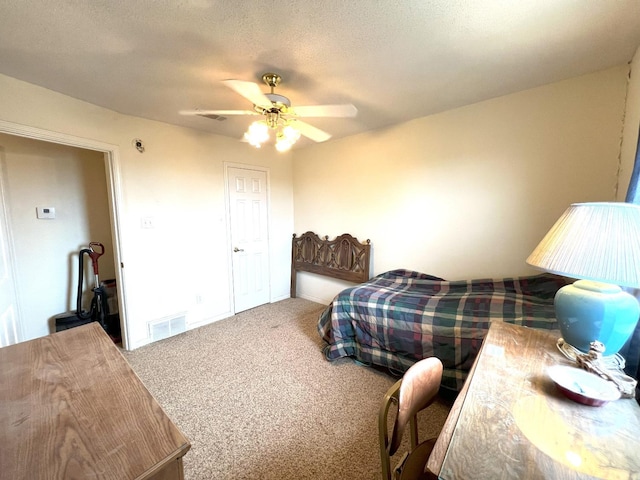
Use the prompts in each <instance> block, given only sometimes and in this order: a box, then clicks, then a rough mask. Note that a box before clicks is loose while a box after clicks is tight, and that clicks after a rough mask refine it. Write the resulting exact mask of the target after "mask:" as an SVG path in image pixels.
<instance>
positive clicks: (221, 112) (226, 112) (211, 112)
mask: <svg viewBox="0 0 640 480" xmlns="http://www.w3.org/2000/svg"><path fill="white" fill-rule="evenodd" d="M178 113H179V114H180V115H201V116H207V115H258V112H255V111H253V110H198V109H196V110H180V111H179V112H178Z"/></svg>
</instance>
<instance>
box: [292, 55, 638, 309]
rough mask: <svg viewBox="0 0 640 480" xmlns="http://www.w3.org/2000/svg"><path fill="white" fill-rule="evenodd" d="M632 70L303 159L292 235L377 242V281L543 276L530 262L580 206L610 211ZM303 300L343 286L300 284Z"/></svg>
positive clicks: (324, 297) (313, 151) (304, 279)
mask: <svg viewBox="0 0 640 480" xmlns="http://www.w3.org/2000/svg"><path fill="white" fill-rule="evenodd" d="M627 73H628V67H627V66H626V65H625V66H620V67H617V68H613V69H610V70H606V71H602V72H598V73H594V74H592V75H587V76H583V77H579V78H573V79H570V80H566V81H563V82H559V83H555V84H551V85H547V86H543V87H540V88H535V89H532V90H527V91H523V92H519V93H516V94H513V95H508V96H504V97H500V98H495V99H492V100H489V101H486V102H482V103H477V104H474V105H469V106H466V107H463V108H459V109H456V110H451V111H447V112H444V113H441V114H437V115H432V116H429V117H425V118H420V119H417V120H414V121H411V122H407V123H404V124H401V125H398V126H395V127H393V128H389V129H386V130H382V131H377V132H372V133H368V134H363V135H358V136H354V137H350V138H345V139H342V140H340V141H336V142H332V143H327V144H323V145H317V146H313V147H309V148H305V149H303V150H300V151H299V152H296V154H295V161H294V205H295V220H294V225H295V231H296V232H298V233H302V232H305V231H307V230H312V231H315V232H317V233H318V234H320V235H329V236H330V237H332V238H333V237H335V236H336V235H339V234H341V233H344V232H349V233H351V234H353V235H355V236H357V237H358V238H359V239H361V240H364V239H366V238H369V239H371V242H372V245H373V273H374V274H379V273H382V272H385V271H387V270H391V269H395V268H408V269H413V270H418V271H422V272H425V273H430V274H433V275H438V276H441V277H444V278H447V279H463V278H478V277H502V276H510V275H521V274H529V273H536V272H535V271H533V270H532V269H531V268H530V267H528V266H527V265H526V264H525V259H526V257H527V256H528V254H529V253H530V252H531V250H533V248H534V247H535V246H536V244H537V242H538V241H539V240H540V239H541V238H542V236H543V235H544V234H545V233H546V231H547V229H548V228H550V226H551V225H552V224H553V223H554V222H555V220H556V219H557V218H558V217H559V216H560V214H561V213H562V212H563V211H564V210H565V209H566V208H567V206H568V205H569V204H571V203H573V202H580V201H603V200H609V201H611V200H614V199H615V195H616V184H617V170H618V156H619V149H620V137H621V132H622V127H623V124H622V122H623V113H624V102H625V93H626V85H627ZM298 285H299V286H298V289H299V292H300V296H302V297H306V298H311V299H315V300H318V301H322V302H327V301H329V300H330V299H331V298H332V297H333V295H335V293H337V291H339V290H340V288H342V287H343V286H344V285H345V284H343V283H340V282H332V281H329V280H324V279H320V278H318V277H317V276H313V275H311V274H301V275H300V278H299V284H298Z"/></svg>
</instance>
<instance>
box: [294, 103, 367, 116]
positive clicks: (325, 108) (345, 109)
mask: <svg viewBox="0 0 640 480" xmlns="http://www.w3.org/2000/svg"><path fill="white" fill-rule="evenodd" d="M293 114H294V115H296V116H298V117H355V116H356V115H357V114H358V109H357V108H356V107H355V106H354V105H351V104H350V103H349V104H345V105H309V106H304V107H294V108H293Z"/></svg>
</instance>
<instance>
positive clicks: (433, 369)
mask: <svg viewBox="0 0 640 480" xmlns="http://www.w3.org/2000/svg"><path fill="white" fill-rule="evenodd" d="M441 380H442V362H441V361H440V360H439V359H437V358H436V357H430V358H426V359H424V360H420V361H418V362H416V363H415V364H414V365H412V366H411V368H409V370H407V371H406V372H405V374H404V376H403V377H402V379H401V380H398V381H397V382H396V383H395V384H394V385H393V386H392V387H391V388H389V390H387V393H386V394H385V396H384V401H383V402H382V405H381V406H380V413H379V415H378V427H379V432H380V460H381V462H382V479H383V480H392V479H394V478H395V479H397V480H418V479H420V480H422V479H430V478H435V477H433V476H431V475H429V474H427V473H423V472H424V467H425V465H426V463H427V460H428V458H429V455H430V453H431V450H432V449H433V446H434V444H435V441H436V439H435V438H433V439H429V440H426V441H424V442H422V443H419V442H418V423H417V414H418V412H419V411H420V410H423V409H425V408H427V407H428V406H429V405H431V403H433V401H434V400H435V398H436V396H437V394H438V390H439V388H440V381H441ZM392 404H393V405H396V408H397V410H396V411H397V413H396V418H395V422H394V424H393V430H392V432H391V436H390V435H389V433H390V432H389V420H388V417H389V410H390V408H391V405H392ZM407 425H408V426H409V430H410V432H411V442H410V449H409V451H408V452H406V453H405V454H404V455H403V456H402V458H401V460H400V462H399V464H398V465H397V466H396V467H395V469H394V476H393V477H392V476H391V456H392V455H393V454H395V453H396V451H397V450H398V447H399V446H400V443H401V442H402V438H403V436H404V432H405V428H406V427H407Z"/></svg>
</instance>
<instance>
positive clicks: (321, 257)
mask: <svg viewBox="0 0 640 480" xmlns="http://www.w3.org/2000/svg"><path fill="white" fill-rule="evenodd" d="M370 257H371V241H370V240H366V242H364V243H361V242H360V241H358V239H357V238H355V237H352V236H351V235H349V234H348V233H343V234H342V235H340V236H338V237H336V239H335V240H329V237H328V236H325V237H324V238H320V237H319V236H318V235H316V234H315V233H313V232H307V233H303V234H302V235H300V236H299V237H298V236H296V234H295V233H294V234H293V240H292V242H291V298H296V280H297V272H311V273H316V274H318V275H325V276H327V277H332V278H338V279H340V280H346V281H349V282H354V283H363V282H366V281H367V280H369V265H370Z"/></svg>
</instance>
